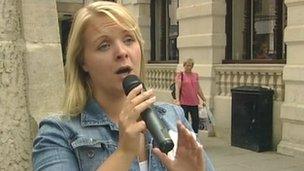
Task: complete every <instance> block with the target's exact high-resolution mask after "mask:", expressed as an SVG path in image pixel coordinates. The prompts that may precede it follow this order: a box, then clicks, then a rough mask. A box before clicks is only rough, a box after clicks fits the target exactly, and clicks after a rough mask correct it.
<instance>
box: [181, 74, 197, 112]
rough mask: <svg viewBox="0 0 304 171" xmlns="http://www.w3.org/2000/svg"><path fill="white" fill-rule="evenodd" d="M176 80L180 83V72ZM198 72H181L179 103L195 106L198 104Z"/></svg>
mask: <svg viewBox="0 0 304 171" xmlns="http://www.w3.org/2000/svg"><path fill="white" fill-rule="evenodd" d="M176 79H177V81H178V82H179V83H180V81H181V74H177V76H176ZM198 86H199V84H198V74H197V73H193V72H191V73H185V72H183V80H182V83H181V89H182V91H181V96H180V100H179V102H180V104H181V105H188V106H197V105H199V98H198Z"/></svg>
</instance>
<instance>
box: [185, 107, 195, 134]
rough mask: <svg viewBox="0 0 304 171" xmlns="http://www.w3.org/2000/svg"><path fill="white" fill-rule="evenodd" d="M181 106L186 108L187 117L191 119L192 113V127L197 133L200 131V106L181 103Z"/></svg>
mask: <svg viewBox="0 0 304 171" xmlns="http://www.w3.org/2000/svg"><path fill="white" fill-rule="evenodd" d="M181 107H182V108H183V109H184V112H185V117H186V119H187V120H188V121H189V113H190V115H191V121H192V129H193V130H194V132H195V133H198V125H199V118H198V106H187V105H181Z"/></svg>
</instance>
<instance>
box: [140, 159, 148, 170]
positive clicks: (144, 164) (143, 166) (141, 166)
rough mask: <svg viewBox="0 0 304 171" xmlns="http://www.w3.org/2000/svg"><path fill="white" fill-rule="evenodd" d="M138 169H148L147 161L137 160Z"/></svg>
mask: <svg viewBox="0 0 304 171" xmlns="http://www.w3.org/2000/svg"><path fill="white" fill-rule="evenodd" d="M139 170H140V171H148V161H147V160H145V161H142V162H139Z"/></svg>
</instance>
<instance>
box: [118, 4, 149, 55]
mask: <svg viewBox="0 0 304 171" xmlns="http://www.w3.org/2000/svg"><path fill="white" fill-rule="evenodd" d="M118 2H119V3H121V4H123V5H124V6H125V7H127V8H128V9H129V10H130V11H131V12H132V14H133V16H134V17H135V20H137V22H138V25H139V28H140V31H141V33H142V36H143V39H144V41H145V43H144V49H143V51H144V52H143V53H144V54H143V55H144V57H145V60H146V61H147V60H149V59H150V56H151V55H150V54H151V44H150V40H151V39H150V25H151V24H150V20H151V19H150V0H119V1H118Z"/></svg>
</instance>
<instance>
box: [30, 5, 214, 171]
mask: <svg viewBox="0 0 304 171" xmlns="http://www.w3.org/2000/svg"><path fill="white" fill-rule="evenodd" d="M68 43H69V44H68V50H67V63H66V74H67V75H66V95H65V104H64V107H65V113H66V114H64V115H55V116H50V117H48V118H46V119H44V120H43V121H42V122H41V123H40V125H39V132H38V135H37V137H36V139H35V140H34V146H33V167H34V170H54V171H59V170H60V171H61V170H64V171H68V170H71V171H76V170H84V171H90V170H94V171H95V170H100V171H126V170H136V171H144V170H145V171H146V170H150V171H156V170H157V171H162V170H171V171H178V170H180V171H184V170H189V171H190V170H195V171H196V170H205V169H206V168H207V170H213V167H212V164H211V163H210V161H209V160H208V158H207V157H206V155H204V150H203V148H202V146H201V145H200V144H199V143H197V142H196V140H195V138H194V137H193V136H192V135H191V128H189V124H188V123H187V121H186V119H185V118H184V117H183V116H182V109H181V108H179V107H177V106H173V105H170V104H166V103H154V102H155V95H154V93H153V90H147V91H145V92H143V87H142V85H139V86H137V87H136V88H134V89H133V90H131V92H130V93H129V94H128V95H127V96H126V95H125V93H124V91H123V88H122V80H123V79H124V78H125V77H126V76H127V75H129V74H134V75H137V76H140V77H141V78H142V79H143V71H144V70H143V67H144V61H143V59H144V58H143V56H142V49H143V47H142V44H143V41H142V36H141V34H140V31H139V28H138V26H137V24H136V23H135V21H134V19H133V17H132V16H131V15H130V14H129V12H128V11H127V10H126V9H125V8H124V7H123V6H121V5H119V4H116V3H112V2H106V1H98V2H95V3H92V4H89V5H88V6H85V7H83V8H81V9H80V10H79V11H78V12H77V14H76V16H75V18H74V21H73V24H72V29H71V32H70V36H69V42H68ZM141 92H142V93H141ZM153 103H154V105H155V106H156V108H155V110H156V111H157V112H158V115H159V116H160V117H161V119H162V120H163V121H164V123H166V125H167V127H168V130H169V131H170V132H171V134H170V135H173V137H174V135H175V136H176V137H177V135H178V140H177V141H176V144H175V148H176V151H175V152H174V154H173V155H174V157H170V156H168V155H169V154H168V155H166V154H164V153H162V152H160V150H159V149H158V148H157V146H155V145H154V143H153V138H152V137H151V135H150V133H149V132H148V131H147V128H146V124H145V122H144V121H142V120H140V113H141V112H142V111H144V110H145V109H146V108H148V107H149V106H151V104H153ZM177 122H180V123H179V124H177ZM172 139H173V138H172ZM152 151H153V152H152ZM171 154H172V153H171ZM162 163H163V164H162ZM206 166H207V167H206Z"/></svg>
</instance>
